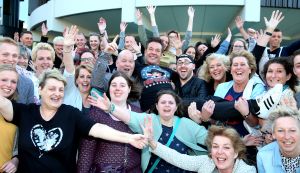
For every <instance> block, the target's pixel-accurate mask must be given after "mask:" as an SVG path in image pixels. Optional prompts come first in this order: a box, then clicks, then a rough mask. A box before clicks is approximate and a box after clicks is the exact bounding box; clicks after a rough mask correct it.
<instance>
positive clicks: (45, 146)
mask: <svg viewBox="0 0 300 173" xmlns="http://www.w3.org/2000/svg"><path fill="white" fill-rule="evenodd" d="M30 137H31V140H32V142H33V144H34V146H35V147H38V148H39V150H41V151H50V150H52V149H53V148H55V147H56V146H57V145H58V144H59V143H60V142H61V139H62V137H63V132H62V130H61V128H59V127H56V128H53V129H51V130H49V131H46V130H45V129H44V127H43V126H42V125H41V124H37V125H35V126H33V127H32V129H31V131H30Z"/></svg>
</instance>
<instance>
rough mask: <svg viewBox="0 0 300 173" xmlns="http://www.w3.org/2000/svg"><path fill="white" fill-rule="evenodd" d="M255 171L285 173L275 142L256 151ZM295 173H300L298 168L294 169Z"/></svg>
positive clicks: (260, 172)
mask: <svg viewBox="0 0 300 173" xmlns="http://www.w3.org/2000/svg"><path fill="white" fill-rule="evenodd" d="M257 169H258V172H259V173H275V172H276V173H285V172H286V171H285V169H284V166H283V164H282V161H281V155H280V152H279V145H278V143H277V141H275V142H272V143H270V144H268V145H266V146H264V147H263V148H261V149H260V150H259V151H258V153H257ZM296 173H300V168H299V167H298V168H297V169H296Z"/></svg>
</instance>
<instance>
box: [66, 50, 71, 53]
mask: <svg viewBox="0 0 300 173" xmlns="http://www.w3.org/2000/svg"><path fill="white" fill-rule="evenodd" d="M71 52H72V50H69V51H64V53H71Z"/></svg>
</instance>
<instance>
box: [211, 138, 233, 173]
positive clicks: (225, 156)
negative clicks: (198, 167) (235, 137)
mask: <svg viewBox="0 0 300 173" xmlns="http://www.w3.org/2000/svg"><path fill="white" fill-rule="evenodd" d="M237 156H238V154H237V153H236V152H235V151H234V148H233V145H232V142H231V140H230V139H229V138H227V137H225V136H215V137H214V138H213V140H212V148H211V157H212V159H213V161H214V163H215V165H216V167H217V168H218V170H219V171H220V170H222V171H226V170H227V171H228V170H231V172H232V169H233V165H234V163H235V159H236V158H237Z"/></svg>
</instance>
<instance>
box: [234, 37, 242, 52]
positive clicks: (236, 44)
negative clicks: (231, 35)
mask: <svg viewBox="0 0 300 173" xmlns="http://www.w3.org/2000/svg"><path fill="white" fill-rule="evenodd" d="M242 50H245V46H244V43H243V42H242V41H240V40H237V41H235V42H234V43H233V46H232V52H240V51H242Z"/></svg>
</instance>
